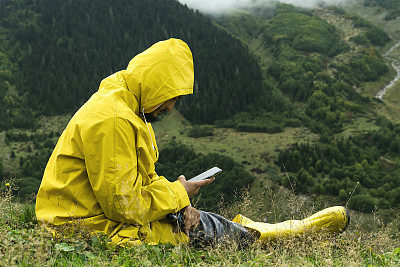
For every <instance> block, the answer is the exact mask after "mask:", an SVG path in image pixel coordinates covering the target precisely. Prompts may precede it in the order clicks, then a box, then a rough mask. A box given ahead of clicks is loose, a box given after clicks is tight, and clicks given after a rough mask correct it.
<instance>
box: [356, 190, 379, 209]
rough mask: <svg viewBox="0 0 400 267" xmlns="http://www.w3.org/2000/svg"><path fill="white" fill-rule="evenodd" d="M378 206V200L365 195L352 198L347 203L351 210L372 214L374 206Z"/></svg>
mask: <svg viewBox="0 0 400 267" xmlns="http://www.w3.org/2000/svg"><path fill="white" fill-rule="evenodd" d="M378 204H379V201H378V199H376V198H374V197H372V196H370V195H367V194H362V195H356V196H354V197H352V198H351V200H350V203H349V207H350V208H351V209H353V210H359V211H363V212H373V211H374V209H375V206H377V205H378Z"/></svg>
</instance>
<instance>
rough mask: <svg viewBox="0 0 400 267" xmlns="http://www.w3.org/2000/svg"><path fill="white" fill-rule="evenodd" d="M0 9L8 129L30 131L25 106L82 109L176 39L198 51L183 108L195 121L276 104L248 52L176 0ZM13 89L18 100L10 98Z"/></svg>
mask: <svg viewBox="0 0 400 267" xmlns="http://www.w3.org/2000/svg"><path fill="white" fill-rule="evenodd" d="M0 5H1V6H0V12H1V13H0V18H1V22H0V23H1V24H0V25H1V30H2V46H1V52H2V55H3V58H4V62H5V63H7V65H5V67H4V68H5V70H4V71H5V72H4V73H2V74H3V76H2V77H3V78H4V82H3V84H2V88H3V89H2V91H1V97H0V99H1V100H2V101H3V104H2V105H1V107H2V110H1V112H2V114H3V117H4V118H5V120H3V121H2V123H1V125H2V128H3V129H6V128H8V127H10V126H15V127H24V126H28V127H30V126H31V123H32V119H31V117H32V115H30V116H26V114H25V113H23V112H22V111H21V105H22V106H23V107H24V108H27V109H30V111H31V112H33V113H35V111H38V112H41V113H42V114H46V115H51V114H61V113H65V112H71V111H73V110H76V109H77V108H78V107H80V105H81V104H82V103H84V102H85V101H86V100H87V99H88V98H89V96H90V95H91V94H92V93H93V92H95V91H96V90H97V87H98V84H99V83H100V81H101V79H103V78H105V77H106V76H108V75H110V74H111V73H113V72H115V71H118V70H120V69H123V68H125V67H126V66H127V64H128V62H129V60H130V59H131V58H132V57H133V56H135V55H136V54H137V53H139V52H141V51H143V50H144V49H146V48H147V47H149V46H150V45H152V44H153V43H155V42H157V41H159V40H163V39H167V38H171V37H175V38H181V39H183V40H184V41H186V42H187V43H188V44H189V46H190V47H191V49H192V51H193V56H194V62H195V71H196V84H195V94H194V95H193V96H191V97H188V98H185V100H184V101H182V104H181V106H180V107H179V109H180V110H181V112H182V113H183V114H184V116H185V117H187V118H188V119H189V120H191V121H193V122H196V123H212V122H214V121H215V120H216V119H225V118H228V117H230V116H232V115H233V114H234V113H236V112H238V111H243V110H247V111H248V110H250V109H251V107H254V106H258V105H260V103H272V102H273V99H272V98H271V92H270V88H268V87H266V86H264V85H263V83H262V78H261V73H260V70H259V67H258V65H257V64H256V62H255V61H254V59H253V58H252V57H251V56H250V55H249V53H248V51H247V49H246V47H244V46H243V45H242V44H241V43H240V42H239V41H238V40H236V39H234V38H233V37H232V36H230V35H229V34H227V33H226V32H224V31H222V30H219V29H218V28H216V27H215V26H214V25H212V23H210V21H209V20H208V19H207V18H206V17H204V16H202V15H200V14H199V13H194V12H192V11H190V10H189V9H188V8H187V7H185V6H182V5H180V4H179V3H178V2H176V1H174V0H167V1H160V0H151V1H144V0H142V1H124V0H119V1H113V2H108V1H103V0H96V1H86V0H69V1H63V0H55V1H54V0H51V1H30V0H17V1H1V2H0ZM2 65H3V64H2ZM13 88H15V91H16V92H15V95H12V94H11V93H8V94H6V92H7V91H8V90H9V89H13ZM5 96H6V98H5ZM17 100H20V101H17ZM15 105H16V106H17V107H15ZM268 106H269V107H271V108H270V110H271V109H272V108H273V106H272V105H268ZM274 107H275V108H279V107H280V105H276V106H274ZM18 110H19V111H18ZM13 111H14V112H15V113H16V114H17V115H16V116H18V117H15V116H14V112H13ZM21 113H23V114H21Z"/></svg>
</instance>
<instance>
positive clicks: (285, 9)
mask: <svg viewBox="0 0 400 267" xmlns="http://www.w3.org/2000/svg"><path fill="white" fill-rule="evenodd" d="M378 2H379V3H378ZM364 4H365V5H367V6H368V5H381V6H382V7H385V8H388V9H389V10H390V14H392V15H393V14H396V12H397V11H396V10H397V9H396V8H397V7H394V8H393V6H391V7H389V6H387V3H386V2H385V1H365V3H364ZM392 15H391V16H388V17H387V18H386V19H388V20H390V19H392V18H393V16H392ZM328 18H329V20H328ZM215 21H216V22H217V23H218V24H219V25H221V26H223V27H224V28H225V29H227V31H229V32H231V33H232V34H233V35H234V36H237V37H238V38H240V39H241V40H242V41H243V42H244V43H246V44H248V46H249V47H250V48H251V50H253V52H254V53H255V54H256V55H257V56H258V57H259V62H260V64H261V65H262V67H263V70H264V72H263V75H264V77H266V79H268V80H269V81H271V83H272V84H274V85H276V87H278V88H279V89H280V90H281V91H282V93H283V94H285V95H286V96H287V97H288V98H289V99H290V100H291V101H292V102H293V103H297V104H295V106H297V107H298V108H297V111H298V113H297V117H298V118H300V119H301V120H302V121H303V123H304V124H305V125H307V126H308V127H309V128H310V129H311V130H312V131H313V132H316V133H319V134H320V136H321V138H320V142H317V143H315V144H309V143H301V141H300V140H299V143H296V144H294V145H293V146H291V147H290V148H289V149H282V150H281V151H280V153H279V155H278V158H277V160H276V161H275V162H274V164H275V165H276V166H278V167H279V168H281V171H282V172H287V173H288V174H289V175H288V176H284V178H282V179H281V181H280V184H282V185H284V186H286V187H288V188H295V190H296V191H297V192H299V193H302V194H313V195H325V194H327V195H332V196H335V197H337V199H338V201H339V202H340V201H346V200H347V199H348V197H349V193H350V192H352V191H353V190H354V189H356V190H355V191H354V192H353V193H354V194H355V196H354V197H353V199H352V201H351V202H350V207H351V208H353V209H356V210H366V211H372V210H373V209H374V208H375V207H379V208H389V207H397V206H398V203H399V200H400V198H399V196H400V194H399V192H400V184H399V179H398V171H399V169H400V165H399V164H398V161H399V159H400V157H399V156H400V154H399V153H400V150H398V148H399V144H400V143H399V141H400V140H399V138H398V136H399V127H400V126H399V124H397V123H396V122H390V121H388V120H387V119H386V118H385V117H383V116H377V114H376V113H375V112H371V111H373V110H374V109H375V108H374V107H376V106H379V105H381V103H379V101H377V100H376V99H375V98H374V97H373V96H374V94H376V93H377V90H379V89H378V88H376V89H375V91H374V92H373V93H372V94H371V93H370V92H368V90H366V89H365V88H367V87H368V86H370V85H369V84H370V83H374V82H378V81H380V80H381V79H382V77H383V76H384V75H387V74H388V73H389V67H388V66H389V64H388V63H387V62H386V61H385V59H384V58H383V56H381V55H380V53H379V52H378V48H381V47H383V46H385V45H386V44H387V43H389V42H390V41H391V40H390V38H389V36H388V34H387V33H385V32H384V31H383V30H382V29H381V28H379V27H377V26H376V25H374V24H373V23H371V22H369V21H367V20H365V19H362V18H361V17H360V16H358V15H355V14H347V13H346V12H345V11H344V10H343V9H340V8H337V7H328V8H324V9H321V8H320V9H316V10H309V9H302V8H297V7H294V6H292V5H283V4H282V5H278V6H277V8H276V9H275V11H274V12H272V13H271V12H266V11H265V10H263V9H262V8H261V9H249V10H242V11H237V12H235V13H232V14H229V15H226V16H222V17H217V18H215ZM335 21H336V22H337V24H338V25H339V24H340V21H344V22H345V23H346V24H345V25H346V27H347V28H350V30H348V32H344V31H342V30H341V29H339V28H336V27H335V25H334V24H332V23H331V22H335ZM249 29H251V30H249ZM357 117H368V118H370V120H371V122H372V121H375V126H377V127H379V130H372V129H371V130H367V131H365V132H364V133H362V134H359V133H358V134H352V135H350V137H343V135H342V134H341V133H342V132H343V130H344V129H345V128H347V127H348V126H349V125H352V124H353V123H355V122H356V118H357ZM234 118H235V117H234ZM237 122H238V123H241V122H240V121H237ZM258 123H259V124H262V123H263V122H262V121H261V120H258ZM375 126H374V127H375ZM259 129H261V127H259ZM271 175H273V174H271Z"/></svg>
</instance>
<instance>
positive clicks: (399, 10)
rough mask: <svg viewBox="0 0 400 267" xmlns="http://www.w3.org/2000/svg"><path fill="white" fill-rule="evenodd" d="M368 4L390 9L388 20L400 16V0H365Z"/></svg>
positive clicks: (365, 3)
mask: <svg viewBox="0 0 400 267" xmlns="http://www.w3.org/2000/svg"><path fill="white" fill-rule="evenodd" d="M364 5H366V6H380V7H383V8H385V9H386V10H387V11H389V14H388V15H387V16H386V18H385V19H386V20H393V19H396V18H398V17H399V16H400V1H399V0H365V1H364Z"/></svg>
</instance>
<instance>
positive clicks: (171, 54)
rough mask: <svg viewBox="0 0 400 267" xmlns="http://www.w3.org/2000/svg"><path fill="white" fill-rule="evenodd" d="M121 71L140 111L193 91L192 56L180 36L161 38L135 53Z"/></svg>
mask: <svg viewBox="0 0 400 267" xmlns="http://www.w3.org/2000/svg"><path fill="white" fill-rule="evenodd" d="M122 74H123V75H124V78H125V81H126V86H127V89H128V91H129V92H131V93H132V94H133V95H134V96H135V98H136V100H137V101H138V104H139V110H140V111H142V110H143V109H144V110H147V109H149V108H152V107H154V106H157V105H159V104H162V103H163V102H165V101H167V100H169V99H171V98H174V97H177V96H181V95H188V94H192V93H193V83H194V69H193V57H192V53H191V51H190V49H189V47H188V45H187V44H186V43H185V42H183V41H182V40H179V39H169V40H166V41H160V42H158V43H156V44H154V45H152V46H151V47H150V48H148V49H147V50H145V51H144V52H142V53H140V54H138V55H137V56H135V57H134V58H133V59H132V60H131V61H130V62H129V65H128V67H127V69H126V70H125V71H123V72H122Z"/></svg>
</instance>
